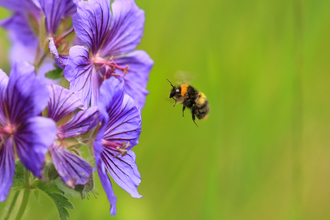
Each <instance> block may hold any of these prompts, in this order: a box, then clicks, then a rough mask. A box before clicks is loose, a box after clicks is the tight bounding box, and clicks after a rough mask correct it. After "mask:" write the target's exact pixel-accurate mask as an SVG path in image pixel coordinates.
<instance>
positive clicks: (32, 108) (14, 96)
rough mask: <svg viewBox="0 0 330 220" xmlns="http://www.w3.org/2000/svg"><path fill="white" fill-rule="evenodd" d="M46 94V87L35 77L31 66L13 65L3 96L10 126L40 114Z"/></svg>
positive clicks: (25, 64)
mask: <svg viewBox="0 0 330 220" xmlns="http://www.w3.org/2000/svg"><path fill="white" fill-rule="evenodd" d="M48 94H49V93H48V90H47V87H46V86H45V85H44V84H43V83H42V82H41V81H40V80H39V79H37V78H36V77H35V73H34V67H33V66H32V65H30V64H28V63H27V62H18V63H15V64H14V66H13V68H12V70H11V72H10V78H9V82H8V87H7V92H6V96H5V103H6V106H7V108H8V112H9V115H10V117H9V118H10V121H11V122H12V124H16V123H21V122H22V121H24V120H23V119H24V118H29V117H32V116H36V115H38V114H39V113H41V111H42V110H43V109H44V107H45V106H46V104H47V101H48V97H49V96H48Z"/></svg>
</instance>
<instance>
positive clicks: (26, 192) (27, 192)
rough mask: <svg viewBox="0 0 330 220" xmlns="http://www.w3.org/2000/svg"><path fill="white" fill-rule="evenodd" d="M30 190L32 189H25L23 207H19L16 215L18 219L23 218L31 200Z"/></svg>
mask: <svg viewBox="0 0 330 220" xmlns="http://www.w3.org/2000/svg"><path fill="white" fill-rule="evenodd" d="M30 192H31V190H30V189H25V190H24V195H23V201H22V204H21V207H20V208H19V211H18V214H17V216H16V220H20V219H21V218H22V216H23V214H24V211H25V209H26V206H27V203H28V201H29V196H30Z"/></svg>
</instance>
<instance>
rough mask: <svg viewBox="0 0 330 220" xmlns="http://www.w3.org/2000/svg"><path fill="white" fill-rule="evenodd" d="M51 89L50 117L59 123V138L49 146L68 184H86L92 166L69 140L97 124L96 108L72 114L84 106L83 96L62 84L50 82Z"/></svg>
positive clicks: (60, 173) (58, 169)
mask: <svg viewBox="0 0 330 220" xmlns="http://www.w3.org/2000/svg"><path fill="white" fill-rule="evenodd" d="M48 89H49V92H50V99H49V101H48V107H47V116H48V117H49V118H51V119H53V120H54V121H55V122H56V123H57V138H56V140H55V142H54V143H53V144H52V145H50V146H49V151H50V154H51V155H52V159H53V162H54V166H55V168H56V170H57V172H58V174H59V176H60V177H61V178H62V180H63V182H64V183H65V184H66V185H67V186H68V187H70V188H74V187H75V186H76V185H85V184H87V183H88V182H89V180H90V177H91V175H92V167H91V165H90V164H89V163H88V162H87V161H85V160H84V159H82V158H81V157H79V156H78V155H77V154H75V153H73V152H78V150H76V149H75V148H74V146H71V145H72V144H70V143H71V142H72V141H69V142H67V141H66V139H67V138H75V137H77V136H79V135H82V134H85V133H86V132H88V131H89V130H90V129H91V128H93V127H94V126H95V125H96V124H97V116H98V110H97V107H92V108H89V109H87V110H81V111H79V112H77V113H76V114H75V115H73V113H74V111H76V110H79V109H80V108H82V107H83V103H82V102H81V101H80V99H79V98H78V97H77V96H76V95H75V94H74V93H73V92H72V91H69V90H67V89H65V88H63V87H61V86H57V85H49V86H48ZM72 151H73V152H72Z"/></svg>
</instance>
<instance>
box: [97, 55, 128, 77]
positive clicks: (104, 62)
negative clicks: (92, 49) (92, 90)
mask: <svg viewBox="0 0 330 220" xmlns="http://www.w3.org/2000/svg"><path fill="white" fill-rule="evenodd" d="M93 63H94V65H95V66H98V67H99V68H98V69H97V71H99V70H100V69H102V68H103V67H104V68H105V73H104V75H103V80H106V79H108V78H109V77H110V76H111V75H113V76H119V74H118V73H115V70H116V69H120V70H122V71H123V72H124V74H125V76H126V74H127V73H128V69H129V66H128V65H126V67H121V66H119V65H117V63H116V62H115V61H114V60H113V57H110V59H103V58H102V57H99V56H95V57H93Z"/></svg>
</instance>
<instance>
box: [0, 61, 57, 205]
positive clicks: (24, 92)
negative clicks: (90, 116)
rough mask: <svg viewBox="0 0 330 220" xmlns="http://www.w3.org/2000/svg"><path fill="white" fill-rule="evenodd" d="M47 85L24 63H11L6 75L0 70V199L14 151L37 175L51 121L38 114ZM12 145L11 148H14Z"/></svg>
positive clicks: (51, 129) (4, 193) (52, 128)
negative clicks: (8, 73)
mask: <svg viewBox="0 0 330 220" xmlns="http://www.w3.org/2000/svg"><path fill="white" fill-rule="evenodd" d="M48 94H49V93H48V90H47V87H46V86H45V85H44V84H43V83H42V82H40V81H39V80H38V79H37V78H36V77H35V73H34V67H33V66H31V65H30V64H28V63H26V62H20V63H15V64H14V66H13V68H12V70H11V72H10V78H9V79H8V76H7V75H6V74H5V73H4V72H3V71H2V70H0V201H1V202H2V201H4V200H5V199H6V198H7V195H8V192H9V190H10V187H11V185H12V182H13V176H14V173H15V151H16V152H17V155H18V157H19V158H20V160H21V162H22V164H23V165H24V166H25V167H26V168H27V169H28V170H30V171H31V172H32V173H33V174H34V175H35V176H37V177H40V176H41V172H42V169H43V163H44V160H45V154H46V153H47V148H48V146H49V145H50V144H51V143H52V142H53V141H54V139H55V134H56V125H55V123H54V121H53V120H51V119H47V118H43V117H39V116H37V115H39V114H40V113H41V111H42V110H43V109H44V107H45V106H46V104H47V100H48ZM14 148H15V149H14Z"/></svg>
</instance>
